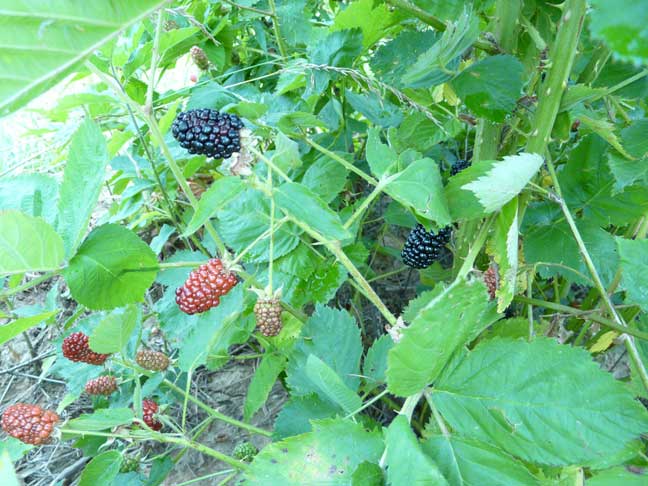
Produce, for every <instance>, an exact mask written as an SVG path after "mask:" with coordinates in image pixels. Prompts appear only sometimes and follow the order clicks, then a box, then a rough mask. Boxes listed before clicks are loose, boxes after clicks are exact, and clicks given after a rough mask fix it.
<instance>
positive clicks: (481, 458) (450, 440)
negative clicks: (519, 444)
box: [422, 435, 589, 486]
mask: <svg viewBox="0 0 648 486" xmlns="http://www.w3.org/2000/svg"><path fill="white" fill-rule="evenodd" d="M422 447H423V450H424V451H425V453H426V454H428V455H429V456H430V457H431V458H432V459H433V460H434V462H435V463H436V464H437V465H438V466H439V468H440V469H441V472H442V473H443V475H444V476H445V477H446V478H447V480H448V483H449V484H450V485H451V486H463V485H464V484H488V485H489V486H509V485H511V484H515V485H516V486H522V485H529V486H537V485H538V484H539V480H538V478H536V477H534V476H533V475H532V474H531V473H530V472H529V471H528V469H527V468H526V467H524V465H522V463H521V462H518V461H516V460H515V459H514V458H512V457H511V456H509V455H508V454H506V453H505V452H503V451H501V450H500V449H498V448H497V447H493V446H492V445H490V444H487V443H485V442H480V441H477V440H472V439H469V438H462V437H456V436H454V435H452V436H447V437H444V436H434V437H430V438H429V439H428V440H426V441H425V442H424V443H423V445H422ZM587 484H588V485H589V481H588V483H587Z"/></svg>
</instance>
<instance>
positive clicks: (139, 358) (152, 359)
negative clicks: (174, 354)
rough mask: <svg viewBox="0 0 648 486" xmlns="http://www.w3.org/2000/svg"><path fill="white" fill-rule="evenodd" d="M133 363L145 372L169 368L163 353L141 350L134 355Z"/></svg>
mask: <svg viewBox="0 0 648 486" xmlns="http://www.w3.org/2000/svg"><path fill="white" fill-rule="evenodd" d="M135 362H136V363H137V364H138V365H140V366H141V367H142V368H144V369H145V370H151V371H164V370H166V369H167V368H168V367H169V358H167V357H166V355H165V354H164V353H160V352H158V351H149V350H148V349H141V350H139V351H138V352H137V355H135Z"/></svg>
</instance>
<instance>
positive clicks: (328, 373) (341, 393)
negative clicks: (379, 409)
mask: <svg viewBox="0 0 648 486" xmlns="http://www.w3.org/2000/svg"><path fill="white" fill-rule="evenodd" d="M305 372H306V376H308V379H309V380H310V381H311V383H312V384H313V385H314V386H315V387H316V388H317V389H318V390H319V395H320V396H321V397H324V398H327V399H328V400H329V401H330V402H332V403H335V404H336V405H339V406H340V407H341V408H342V409H343V410H344V411H345V412H346V413H347V414H350V413H353V412H355V411H356V410H358V409H359V408H360V407H361V406H362V400H361V399H360V397H359V396H358V395H357V394H356V393H355V392H354V391H353V390H351V389H349V387H347V386H346V385H345V384H344V383H343V382H342V379H341V378H340V377H339V376H338V375H337V374H336V373H335V371H333V370H332V369H331V368H330V366H328V365H327V364H326V363H324V362H323V361H322V360H321V359H319V358H318V357H317V356H315V355H313V354H311V355H309V356H308V358H307V359H306V368H305Z"/></svg>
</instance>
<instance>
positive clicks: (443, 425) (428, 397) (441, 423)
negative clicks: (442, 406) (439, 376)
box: [425, 392, 450, 439]
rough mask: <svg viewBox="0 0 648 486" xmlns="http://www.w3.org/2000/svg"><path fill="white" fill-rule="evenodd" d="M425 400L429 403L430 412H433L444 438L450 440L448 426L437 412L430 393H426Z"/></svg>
mask: <svg viewBox="0 0 648 486" xmlns="http://www.w3.org/2000/svg"><path fill="white" fill-rule="evenodd" d="M425 400H426V401H427V403H428V405H429V406H430V410H432V416H433V417H434V420H435V421H436V423H437V425H438V426H439V429H441V433H442V434H443V436H444V437H445V438H446V439H448V438H450V431H449V430H448V426H447V425H446V423H445V422H444V420H443V417H442V416H441V414H440V413H439V411H438V410H437V408H436V406H435V405H434V401H433V400H432V395H431V394H430V393H427V392H426V393H425Z"/></svg>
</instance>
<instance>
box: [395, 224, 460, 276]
mask: <svg viewBox="0 0 648 486" xmlns="http://www.w3.org/2000/svg"><path fill="white" fill-rule="evenodd" d="M451 234H452V227H450V226H446V227H445V228H441V229H440V230H439V232H438V233H433V232H431V231H426V229H425V227H424V226H423V225H422V224H417V225H416V228H414V229H413V230H412V232H411V233H410V234H409V236H408V237H407V241H406V242H405V246H403V251H402V252H401V257H402V258H403V263H404V264H405V265H408V266H410V267H412V268H419V269H421V268H427V267H429V266H430V265H432V262H434V261H435V260H438V259H439V255H440V252H441V248H443V247H444V246H445V245H446V243H448V241H450V236H451Z"/></svg>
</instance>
